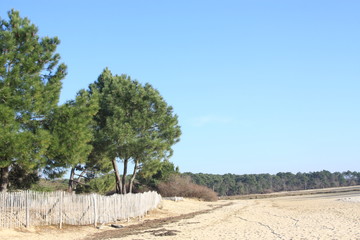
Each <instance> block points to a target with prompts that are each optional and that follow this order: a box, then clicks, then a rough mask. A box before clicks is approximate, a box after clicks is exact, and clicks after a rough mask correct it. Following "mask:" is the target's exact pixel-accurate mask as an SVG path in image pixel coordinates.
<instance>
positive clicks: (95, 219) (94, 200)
mask: <svg viewBox="0 0 360 240" xmlns="http://www.w3.org/2000/svg"><path fill="white" fill-rule="evenodd" d="M93 205H94V227H96V224H97V209H96V208H97V206H96V194H93Z"/></svg>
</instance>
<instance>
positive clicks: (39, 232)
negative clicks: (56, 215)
mask: <svg viewBox="0 0 360 240" xmlns="http://www.w3.org/2000/svg"><path fill="white" fill-rule="evenodd" d="M118 224H120V225H122V226H123V228H121V229H113V228H111V227H109V226H108V225H103V226H102V227H101V228H100V229H96V228H94V227H93V226H81V227H79V226H65V227H64V228H63V229H62V230H59V229H58V228H57V227H56V226H50V227H36V228H30V229H2V230H0V239H3V240H10V239H24V240H25V239H30V240H32V239H34V240H35V239H39V240H42V239H44V240H45V239H52V240H57V239H64V240H67V239H128V240H130V239H131V240H140V239H144V240H145V239H207V240H208V239H360V193H359V192H349V193H336V194H321V195H305V196H291V197H279V198H268V199H251V200H220V201H217V202H203V201H198V200H194V199H184V200H183V201H178V202H174V201H170V200H164V201H163V202H162V206H160V208H159V209H156V210H153V211H152V212H150V213H149V215H148V216H146V217H145V218H143V219H141V220H140V221H139V220H138V219H133V220H131V221H129V222H119V223H118Z"/></svg>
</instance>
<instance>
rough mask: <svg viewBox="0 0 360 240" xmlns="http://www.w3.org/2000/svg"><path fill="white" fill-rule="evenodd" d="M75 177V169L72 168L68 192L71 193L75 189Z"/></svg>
mask: <svg viewBox="0 0 360 240" xmlns="http://www.w3.org/2000/svg"><path fill="white" fill-rule="evenodd" d="M74 176H75V168H71V172H70V178H69V185H68V192H69V193H71V192H72V191H73V189H74Z"/></svg>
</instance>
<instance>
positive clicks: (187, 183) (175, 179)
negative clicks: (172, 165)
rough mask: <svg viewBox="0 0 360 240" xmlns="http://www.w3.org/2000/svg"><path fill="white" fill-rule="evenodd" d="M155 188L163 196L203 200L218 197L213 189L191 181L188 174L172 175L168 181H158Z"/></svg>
mask: <svg viewBox="0 0 360 240" xmlns="http://www.w3.org/2000/svg"><path fill="white" fill-rule="evenodd" d="M157 188H158V191H159V193H160V194H161V195H162V196H163V197H174V196H176V197H190V198H200V199H203V200H205V201H216V200H217V199H218V197H217V194H216V193H215V192H214V191H213V190H211V189H210V188H207V187H205V186H200V185H197V184H195V183H193V182H192V181H191V178H190V177H189V176H179V175H174V176H172V177H170V179H169V180H168V181H166V182H161V183H159V184H158V185H157Z"/></svg>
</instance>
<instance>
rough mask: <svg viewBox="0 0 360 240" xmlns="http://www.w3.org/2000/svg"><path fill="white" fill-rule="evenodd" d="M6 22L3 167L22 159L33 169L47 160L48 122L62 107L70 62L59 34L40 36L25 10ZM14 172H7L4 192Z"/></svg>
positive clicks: (1, 30)
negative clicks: (60, 51) (60, 48)
mask: <svg viewBox="0 0 360 240" xmlns="http://www.w3.org/2000/svg"><path fill="white" fill-rule="evenodd" d="M8 17H9V20H8V21H6V20H3V19H1V21H0V51H1V55H0V115H1V117H0V125H1V130H0V168H1V170H2V171H3V172H4V173H5V172H8V171H11V170H12V169H15V168H11V166H12V165H13V164H16V165H17V166H19V167H20V168H21V169H26V170H29V172H33V170H34V169H38V168H40V167H42V166H43V165H44V164H45V163H46V158H45V157H44V156H45V153H46V150H47V147H48V146H49V145H50V141H51V135H50V134H49V132H48V131H47V130H46V129H44V127H43V123H44V120H45V119H46V118H47V116H48V114H49V113H50V112H51V111H52V110H53V109H54V108H55V107H56V105H57V103H58V99H59V94H60V89H61V80H62V79H63V78H64V77H65V74H66V66H65V65H64V64H59V60H60V55H59V54H56V53H55V51H56V47H57V45H58V44H59V43H60V41H59V39H58V38H56V37H54V38H50V37H44V38H40V37H39V36H38V35H37V32H38V29H37V27H36V26H35V25H33V24H31V23H30V21H29V20H28V19H27V18H21V17H20V14H19V12H17V11H15V10H11V11H9V12H8ZM7 182H8V176H7V175H6V174H3V175H2V178H1V179H0V191H6V188H7Z"/></svg>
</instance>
